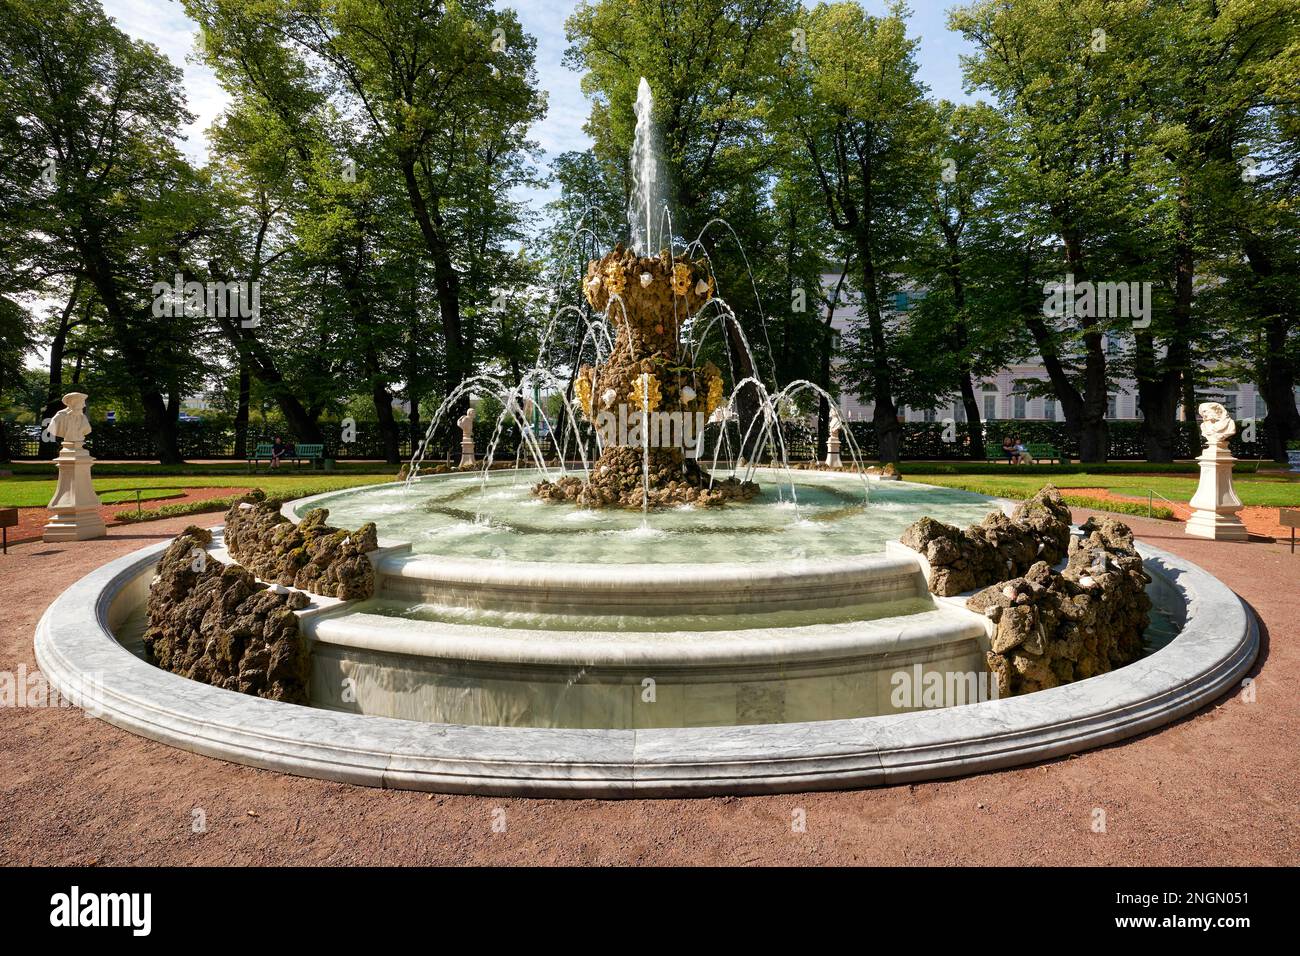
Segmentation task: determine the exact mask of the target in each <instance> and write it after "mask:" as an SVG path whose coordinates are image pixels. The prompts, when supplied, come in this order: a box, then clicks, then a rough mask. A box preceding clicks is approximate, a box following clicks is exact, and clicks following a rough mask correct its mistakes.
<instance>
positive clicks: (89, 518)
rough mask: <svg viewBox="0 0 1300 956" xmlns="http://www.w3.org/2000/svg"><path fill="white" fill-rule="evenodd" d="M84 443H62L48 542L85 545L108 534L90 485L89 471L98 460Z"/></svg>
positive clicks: (47, 534)
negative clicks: (72, 542) (80, 542)
mask: <svg viewBox="0 0 1300 956" xmlns="http://www.w3.org/2000/svg"><path fill="white" fill-rule="evenodd" d="M83 446H84V442H79V441H68V440H67V439H65V440H64V442H63V447H62V449H60V451H59V457H58V458H56V459H54V464H55V465H56V466H58V469H59V486H58V488H56V489H55V491H54V497H53V498H51V499H50V504H49V509H50V511H51V512H52V514H51V516H50V520H49V522H48V523H47V524H46V525H45V533H44V535H43V536H42V537H43V540H45V541H85V540H86V539H88V538H102V537H104V536H105V535H106V534H108V529H107V528H105V527H104V519H103V518H102V517H101V516H100V514H99V495H97V494H95V488H94V486H93V485H92V484H91V482H90V467H91V465H93V464H94V463H95V459H93V458H91V457H90V453H89V452H87V451H86V449H85V447H83Z"/></svg>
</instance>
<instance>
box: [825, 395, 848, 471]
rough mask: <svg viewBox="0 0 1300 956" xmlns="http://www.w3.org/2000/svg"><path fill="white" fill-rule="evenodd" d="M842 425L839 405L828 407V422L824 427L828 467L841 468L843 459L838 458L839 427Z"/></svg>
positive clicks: (826, 463)
mask: <svg viewBox="0 0 1300 956" xmlns="http://www.w3.org/2000/svg"><path fill="white" fill-rule="evenodd" d="M843 427H844V419H843V418H841V417H840V410H839V407H838V406H836V405H832V406H831V409H830V422H829V423H828V424H827V427H826V461H825V465H826V467H828V468H843V467H844V461H843V459H841V458H840V429H841V428H843Z"/></svg>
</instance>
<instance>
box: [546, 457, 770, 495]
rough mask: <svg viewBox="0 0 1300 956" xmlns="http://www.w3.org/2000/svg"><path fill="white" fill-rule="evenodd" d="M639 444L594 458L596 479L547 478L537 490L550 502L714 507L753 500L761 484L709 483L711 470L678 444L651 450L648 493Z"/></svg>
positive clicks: (718, 481) (593, 471)
mask: <svg viewBox="0 0 1300 956" xmlns="http://www.w3.org/2000/svg"><path fill="white" fill-rule="evenodd" d="M643 454H644V453H643V450H642V449H639V448H630V447H617V446H611V447H609V448H606V449H605V451H604V452H603V453H602V454H601V456H600V458H599V459H597V460H596V461H595V462H593V463H592V466H591V480H590V481H583V480H582V479H581V478H578V477H575V476H567V477H564V478H560V479H558V480H556V481H544V482H540V483H538V484H537V485H536V486H534V488H533V494H535V495H537V496H538V497H539V498H542V499H544V500H547V501H572V502H574V503H576V504H578V505H579V506H581V507H583V508H640V507H641V506H642V503H643V502H644V501H646V500H648V501H649V505H650V507H651V508H661V507H669V506H673V505H681V504H689V505H695V506H696V507H703V508H707V507H713V506H716V505H723V504H726V503H727V502H729V501H748V500H749V499H750V498H753V497H754V496H755V495H756V494H758V485H757V484H755V483H754V482H752V481H740V480H739V479H737V478H726V479H717V480H715V481H714V482H713V483H712V486H711V487H710V484H709V476H708V473H707V472H705V471H704V469H702V468H701V467H700V466H699V464H698V463H697V462H696V461H695V460H694V459H693V458H686V457H685V456H683V454H682V452H681V451H680V450H677V449H663V448H652V449H650V468H649V472H648V474H649V479H650V480H649V487H650V490H649V495H648V498H647V494H646V491H645V487H646V482H645V481H644V479H643V475H642V472H643V467H644V457H643Z"/></svg>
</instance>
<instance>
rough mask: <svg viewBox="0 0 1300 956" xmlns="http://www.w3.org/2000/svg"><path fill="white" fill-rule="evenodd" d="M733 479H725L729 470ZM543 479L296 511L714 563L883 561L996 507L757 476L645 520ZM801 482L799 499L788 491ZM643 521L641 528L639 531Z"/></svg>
mask: <svg viewBox="0 0 1300 956" xmlns="http://www.w3.org/2000/svg"><path fill="white" fill-rule="evenodd" d="M724 474H725V472H724ZM539 477H540V475H539V473H538V472H536V471H531V470H529V471H518V472H515V471H496V472H489V473H488V478H487V479H486V480H484V477H483V476H482V475H479V474H449V475H438V476H434V477H431V478H424V479H421V480H420V481H418V482H416V483H414V484H413V485H411V486H410V487H409V488H405V487H403V486H401V485H387V486H379V487H370V488H358V489H351V490H348V491H342V492H338V493H336V494H332V495H328V496H326V497H324V498H320V499H317V500H315V501H313V502H311V503H309V504H302V505H298V506H296V507H295V513H296V514H297V516H298V517H301V516H302V515H303V514H305V513H306V512H307V511H308V510H310V509H311V508H314V507H323V508H328V509H329V512H330V518H329V520H330V523H331V524H333V525H335V526H336V527H349V528H355V527H359V526H360V525H362V524H364V523H365V522H367V521H374V522H375V524H376V525H377V527H378V529H379V536H380V538H382V539H385V540H392V541H408V542H410V544H411V546H412V549H413V550H414V551H415V552H417V553H424V554H436V555H446V556H457V557H468V558H495V559H499V560H508V561H537V562H543V563H559V564H575V563H576V564H590V563H597V564H605V563H609V564H688V565H689V564H715V563H720V562H740V563H756V562H766V561H784V560H799V559H809V560H817V559H831V558H845V557H851V556H854V555H862V554H872V553H879V552H881V551H883V550H884V547H885V542H886V541H889V540H891V539H895V538H897V537H898V536H899V535H900V534H901V533H902V532H903V530H904V529H905V528H906V527H907V526H908V525H910V524H911V523H912V522H914V521H916V520H917V519H918V518H920V517H922V516H925V515H928V516H930V517H933V518H937V519H938V520H940V521H946V522H948V523H950V524H957V525H963V526H964V525H967V524H970V523H973V522H978V521H980V520H981V519H982V518H983V517H984V516H985V515H986V514H988V513H989V512H990V511H993V510H996V509H997V508H998V503H997V502H996V501H995V500H994V499H992V498H988V497H985V496H983V495H977V494H974V493H971V492H965V491H958V490H956V489H951V488H939V487H934V486H930V485H917V484H911V483H905V482H873V483H872V487H871V497H870V501H869V502H867V503H865V504H864V503H863V495H862V482H861V479H860V478H859V476H857V475H853V474H845V473H829V472H803V471H795V472H793V473H792V474H791V473H788V472H785V471H784V469H782V470H780V471H779V472H778V471H774V470H770V469H761V470H758V471H756V473H755V477H756V479H757V480H758V481H759V483H760V485H761V487H762V493H761V494H760V496H759V497H758V498H756V499H755V500H754V501H752V502H749V503H746V504H732V505H728V506H725V507H722V508H703V509H696V508H672V509H666V510H662V511H651V512H650V513H649V514H648V515H647V516H645V518H644V519H643V517H642V514H641V512H640V511H639V510H638V511H624V510H614V509H606V510H602V511H591V510H584V509H581V508H578V507H576V506H575V505H572V504H567V503H552V502H544V501H541V500H539V499H537V498H534V497H533V496H532V495H531V494H530V488H531V486H532V484H533V482H535V481H536V480H537V479H538V478H539ZM791 480H793V482H794V484H795V491H796V493H797V497H792V496H791V493H790V487H789V481H791ZM643 521H644V523H643Z"/></svg>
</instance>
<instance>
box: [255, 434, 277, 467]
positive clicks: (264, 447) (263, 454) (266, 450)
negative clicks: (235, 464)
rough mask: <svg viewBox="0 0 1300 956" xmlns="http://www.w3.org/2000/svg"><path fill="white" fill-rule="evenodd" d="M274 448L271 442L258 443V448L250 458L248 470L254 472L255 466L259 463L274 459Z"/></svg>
mask: <svg viewBox="0 0 1300 956" xmlns="http://www.w3.org/2000/svg"><path fill="white" fill-rule="evenodd" d="M273 447H274V446H272V445H271V443H270V442H269V441H268V442H258V443H257V447H256V448H254V449H253V451H252V453H251V454H250V455H249V456H248V470H249V471H252V470H253V466H254V465H256V464H257V463H258V462H259V461H270V460H271V459H272V458H274V457H275V453H274V452H273V451H272V448H273Z"/></svg>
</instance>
